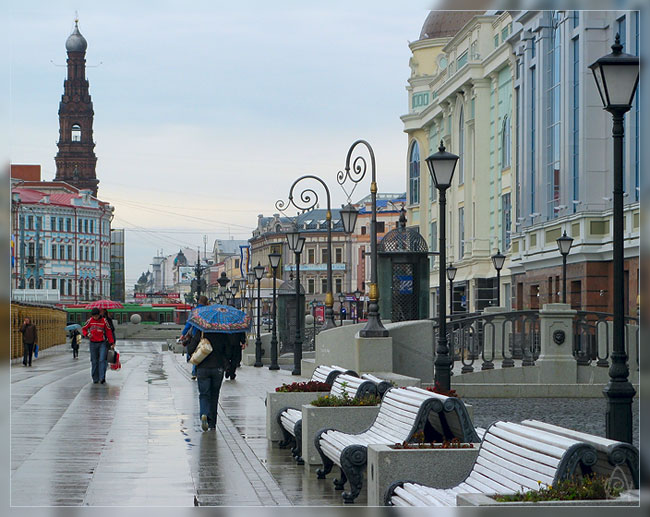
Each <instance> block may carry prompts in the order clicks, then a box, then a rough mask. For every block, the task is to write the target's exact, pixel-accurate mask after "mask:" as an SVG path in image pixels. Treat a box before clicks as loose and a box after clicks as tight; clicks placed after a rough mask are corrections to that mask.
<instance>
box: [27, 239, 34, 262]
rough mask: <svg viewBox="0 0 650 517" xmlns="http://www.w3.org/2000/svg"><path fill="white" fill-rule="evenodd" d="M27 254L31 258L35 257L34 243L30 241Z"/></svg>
mask: <svg viewBox="0 0 650 517" xmlns="http://www.w3.org/2000/svg"><path fill="white" fill-rule="evenodd" d="M27 256H28V257H29V258H30V260H33V258H34V243H33V242H30V243H29V244H28V245H27Z"/></svg>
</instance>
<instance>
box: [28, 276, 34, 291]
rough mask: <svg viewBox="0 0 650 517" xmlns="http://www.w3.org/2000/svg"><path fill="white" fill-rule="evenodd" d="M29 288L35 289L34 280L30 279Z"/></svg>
mask: <svg viewBox="0 0 650 517" xmlns="http://www.w3.org/2000/svg"><path fill="white" fill-rule="evenodd" d="M29 288H30V289H34V279H33V278H30V279H29Z"/></svg>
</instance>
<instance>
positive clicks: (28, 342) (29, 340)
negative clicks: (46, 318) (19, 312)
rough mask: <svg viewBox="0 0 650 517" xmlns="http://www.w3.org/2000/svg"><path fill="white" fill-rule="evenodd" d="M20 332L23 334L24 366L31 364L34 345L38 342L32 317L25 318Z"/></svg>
mask: <svg viewBox="0 0 650 517" xmlns="http://www.w3.org/2000/svg"><path fill="white" fill-rule="evenodd" d="M20 332H21V334H22V335H23V366H31V365H32V355H33V354H34V347H35V346H36V344H37V343H38V332H37V330H36V325H34V324H33V323H32V320H31V319H30V318H25V319H24V321H23V324H22V325H21V326H20Z"/></svg>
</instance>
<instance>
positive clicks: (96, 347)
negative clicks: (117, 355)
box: [82, 308, 115, 384]
mask: <svg viewBox="0 0 650 517" xmlns="http://www.w3.org/2000/svg"><path fill="white" fill-rule="evenodd" d="M90 314H91V316H90V319H89V320H88V321H87V322H86V324H85V325H84V327H83V329H82V332H83V335H84V336H86V337H87V338H88V339H90V362H91V370H90V374H91V376H92V378H93V384H97V383H98V382H101V383H102V384H104V383H105V382H106V353H107V352H108V347H109V346H110V347H111V348H114V347H115V341H114V338H113V333H112V332H111V328H110V327H109V326H108V322H107V321H106V320H105V319H104V318H102V317H101V316H100V314H99V309H97V308H94V309H92V311H91V312H90Z"/></svg>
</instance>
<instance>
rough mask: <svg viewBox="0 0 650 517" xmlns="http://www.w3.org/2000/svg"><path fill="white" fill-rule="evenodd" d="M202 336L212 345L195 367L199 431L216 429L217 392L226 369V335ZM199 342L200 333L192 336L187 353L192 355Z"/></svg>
mask: <svg viewBox="0 0 650 517" xmlns="http://www.w3.org/2000/svg"><path fill="white" fill-rule="evenodd" d="M204 336H205V337H206V338H207V339H208V341H210V344H211V345H212V353H210V354H209V355H208V356H207V357H206V358H205V359H203V361H201V362H200V363H199V364H198V365H196V382H197V384H198V387H199V413H200V414H201V429H203V430H204V431H207V430H208V429H216V427H217V405H218V404H219V391H220V390H221V383H222V382H223V373H224V370H225V367H226V347H227V346H228V334H221V333H219V334H217V333H215V332H209V333H207V334H204ZM200 340H201V332H197V333H196V334H194V335H193V336H192V340H191V341H190V344H189V345H187V352H188V353H189V354H190V355H192V354H193V353H194V351H195V350H196V347H197V346H198V344H199V341H200Z"/></svg>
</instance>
